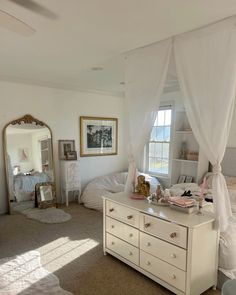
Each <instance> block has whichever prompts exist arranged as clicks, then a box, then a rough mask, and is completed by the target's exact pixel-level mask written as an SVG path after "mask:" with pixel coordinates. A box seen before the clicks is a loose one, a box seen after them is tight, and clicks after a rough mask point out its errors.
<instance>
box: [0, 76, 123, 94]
mask: <svg viewBox="0 0 236 295" xmlns="http://www.w3.org/2000/svg"><path fill="white" fill-rule="evenodd" d="M0 81H3V82H10V83H19V84H26V85H31V86H40V87H46V88H54V89H60V90H66V91H78V92H85V93H92V94H99V95H107V96H116V97H121V98H124V92H119V91H104V90H99V89H88V88H83V87H80V86H78V85H75V84H66V83H58V82H51V81H39V80H32V79H25V78H19V77H13V76H5V75H0Z"/></svg>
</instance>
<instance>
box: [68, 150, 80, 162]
mask: <svg viewBox="0 0 236 295" xmlns="http://www.w3.org/2000/svg"><path fill="white" fill-rule="evenodd" d="M66 160H67V161H76V160H77V152H76V151H71V152H66Z"/></svg>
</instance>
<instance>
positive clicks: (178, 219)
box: [104, 192, 215, 228]
mask: <svg viewBox="0 0 236 295" xmlns="http://www.w3.org/2000/svg"><path fill="white" fill-rule="evenodd" d="M104 199H107V200H111V201H114V202H116V203H118V204H121V205H125V206H127V207H130V208H133V209H136V210H138V211H140V212H143V213H146V214H149V215H152V216H155V217H158V218H161V219H163V220H167V221H170V222H174V223H177V224H180V225H183V226H186V227H189V228H194V227H198V226H201V225H203V224H206V223H210V222H213V221H214V220H215V219H214V217H212V216H211V215H210V214H209V213H207V212H203V214H201V215H199V214H197V213H192V214H187V213H182V212H179V211H177V210H174V209H171V208H170V207H168V206H167V207H166V206H157V205H153V204H150V203H148V201H147V200H134V199H131V198H130V194H127V193H124V192H121V193H114V194H112V195H110V196H106V197H104Z"/></svg>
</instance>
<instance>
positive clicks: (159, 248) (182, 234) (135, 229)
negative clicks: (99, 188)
mask: <svg viewBox="0 0 236 295" xmlns="http://www.w3.org/2000/svg"><path fill="white" fill-rule="evenodd" d="M103 223H104V224H103V249H104V254H106V253H109V254H111V255H113V256H114V257H116V258H118V259H120V260H121V261H123V262H125V263H126V264H128V265H129V266H131V267H133V268H135V269H136V270H138V271H140V272H141V273H143V274H144V275H146V276H148V277H149V278H151V279H153V280H154V281H156V282H157V283H159V284H161V285H162V286H164V287H166V288H168V289H169V290H171V291H172V292H174V293H175V294H178V295H183V294H186V295H199V294H201V293H203V292H204V291H205V290H207V289H209V288H210V287H213V288H215V286H216V284H217V267H218V241H219V233H218V229H217V227H216V225H215V220H214V218H213V217H211V216H210V215H207V213H203V214H202V215H197V214H195V213H193V214H190V215H188V214H184V213H182V212H178V211H174V210H172V209H170V208H168V207H162V206H161V207H158V206H155V205H152V204H149V203H148V202H147V201H146V200H133V199H131V198H130V196H129V195H128V194H125V193H124V192H122V193H116V194H113V195H112V196H109V197H104V199H103Z"/></svg>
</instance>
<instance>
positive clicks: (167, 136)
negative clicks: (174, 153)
mask: <svg viewBox="0 0 236 295" xmlns="http://www.w3.org/2000/svg"><path fill="white" fill-rule="evenodd" d="M162 128H163V129H164V135H163V140H164V141H170V127H162Z"/></svg>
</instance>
